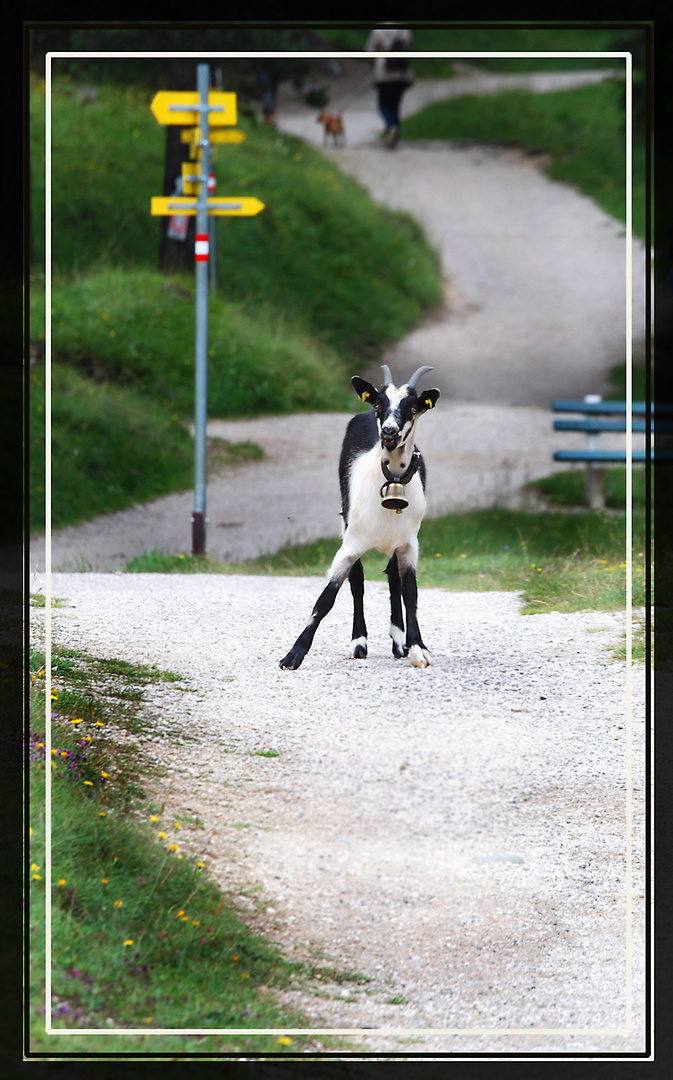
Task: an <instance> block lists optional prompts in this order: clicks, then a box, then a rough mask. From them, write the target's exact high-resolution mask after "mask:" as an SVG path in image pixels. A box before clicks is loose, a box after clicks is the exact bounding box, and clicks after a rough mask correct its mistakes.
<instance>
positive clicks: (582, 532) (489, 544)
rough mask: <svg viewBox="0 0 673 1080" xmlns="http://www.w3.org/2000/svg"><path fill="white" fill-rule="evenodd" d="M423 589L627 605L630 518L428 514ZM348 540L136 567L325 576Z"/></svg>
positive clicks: (379, 559) (600, 606) (533, 605)
mask: <svg viewBox="0 0 673 1080" xmlns="http://www.w3.org/2000/svg"><path fill="white" fill-rule="evenodd" d="M419 539H420V548H421V555H420V559H419V565H418V580H419V584H420V585H421V586H426V587H435V588H442V589H447V590H450V591H454V592H459V591H475V592H486V591H491V590H502V591H506V592H511V591H520V592H521V593H522V596H523V611H524V613H535V612H544V611H552V610H555V611H579V610H618V609H619V608H623V607H624V604H625V599H626V584H625V566H626V563H625V518H624V515H616V514H601V515H597V514H594V513H591V512H589V511H586V510H580V511H578V512H574V513H569V512H565V513H564V512H550V513H535V514H532V513H524V512H522V511H513V510H504V509H499V510H475V511H471V512H470V513H466V514H452V515H447V516H445V517H441V518H426V520H425V521H424V522H423V525H422V527H421V532H420V537H419ZM338 547H339V540H338V538H337V537H330V538H325V539H321V540H316V541H315V542H313V543H310V544H301V545H298V546H296V547H290V548H285V549H284V550H282V551H280V552H278V553H277V554H276V555H267V556H263V557H261V558H259V559H254V560H248V561H246V562H243V563H226V564H225V563H219V562H217V561H216V560H214V559H210V558H208V557H207V556H200V557H198V558H194V557H193V556H189V555H180V556H172V555H164V554H162V553H161V552H160V551H159V550H155V551H153V552H148V553H146V554H145V555H140V556H137V557H136V558H134V559H131V560H129V562H128V563H127V565H126V568H125V569H126V571H127V572H129V573H152V572H153V573H172V572H181V573H245V574H279V575H284V576H303V575H308V574H320V575H323V574H324V573H325V572H326V571H327V569H328V567H329V565H330V563H331V561H332V557H333V555H334V553H335V552H336V550H337V548H338ZM633 551H634V568H633V602H634V605H636V606H637V605H642V604H644V603H645V538H644V525H643V521H642V520H641V518H639V517H638V518H634V549H633ZM385 563H386V559H385V557H384V556H382V555H380V554H378V553H376V552H369V553H368V554H367V555H365V557H364V558H363V565H364V570H365V576H366V577H367V578H368V579H370V580H379V581H380V580H385V579H384V575H383V570H384V567H385Z"/></svg>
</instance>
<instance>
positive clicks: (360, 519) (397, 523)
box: [344, 446, 426, 556]
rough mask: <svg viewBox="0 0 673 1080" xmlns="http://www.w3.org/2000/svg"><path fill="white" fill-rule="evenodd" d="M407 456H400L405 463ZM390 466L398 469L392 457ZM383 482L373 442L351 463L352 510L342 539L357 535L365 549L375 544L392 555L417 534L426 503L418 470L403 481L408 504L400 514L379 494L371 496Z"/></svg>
mask: <svg viewBox="0 0 673 1080" xmlns="http://www.w3.org/2000/svg"><path fill="white" fill-rule="evenodd" d="M408 458H409V455H406V457H405V458H403V460H405V462H406V464H408ZM390 468H391V471H392V472H393V473H395V474H396V473H397V463H396V462H395V461H392V462H391V465H390ZM402 471H403V470H402ZM384 483H385V477H384V475H383V473H382V471H381V450H380V447H378V446H376V447H373V448H372V449H371V450H370V451H369V452H368V453H366V454H362V455H361V456H360V457H358V458H356V460H355V461H354V463H353V465H352V466H351V476H350V493H351V496H350V507H351V510H350V517H349V521H348V528H347V530H346V534H345V536H344V540H346V539H350V540H351V541H355V539H356V538H357V540H358V542H359V543H358V546H362V548H363V549H364V550H369V549H371V548H375V549H376V550H378V551H382V552H384V553H385V554H386V555H388V556H391V555H392V554H393V552H394V551H395V549H396V548H398V547H400V545H402V544H404V543H406V542H408V541H409V540H410V539H412V538H415V537H416V534H417V533H418V530H419V528H420V525H421V521H422V520H423V515H424V513H425V506H426V503H425V493H424V491H423V484H422V483H421V478H420V476H419V475H418V473H416V475H415V476H413V477H412V479H411V480H410V481H409V483H408V484H406V485H405V488H404V493H405V496H406V498H407V499H408V500H409V505H408V507H407V508H406V510H403V511H402V513H400V514H398V513H396V511H395V510H386V508H385V507H383V506H382V505H381V500H380V499H379V498H376V499H372V498H371V492H372V490H375V491H377V492H378V491H379V489H380V488H381V486H382V485H383V484H384Z"/></svg>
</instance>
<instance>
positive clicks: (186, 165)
mask: <svg viewBox="0 0 673 1080" xmlns="http://www.w3.org/2000/svg"><path fill="white" fill-rule="evenodd" d="M200 176H201V163H200V162H199V161H183V162H182V194H183V195H198V193H199V188H200V187H201V180H200V179H199V177H200Z"/></svg>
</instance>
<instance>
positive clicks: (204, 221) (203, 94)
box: [192, 64, 210, 555]
mask: <svg viewBox="0 0 673 1080" xmlns="http://www.w3.org/2000/svg"><path fill="white" fill-rule="evenodd" d="M209 82H210V70H209V67H208V65H207V64H198V65H197V68H196V88H197V90H198V94H199V104H200V115H199V119H200V126H201V159H200V162H199V166H200V173H201V177H202V179H201V183H200V184H199V192H198V195H197V200H196V240H195V251H194V258H195V260H196V268H195V269H196V356H195V387H194V390H195V395H194V513H193V515H192V555H203V554H205V551H206V521H207V518H206V403H207V385H208V175H209V173H210V143H209V141H208V91H209Z"/></svg>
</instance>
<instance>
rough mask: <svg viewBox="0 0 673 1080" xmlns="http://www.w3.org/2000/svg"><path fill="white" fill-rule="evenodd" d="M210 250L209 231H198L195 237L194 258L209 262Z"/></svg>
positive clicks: (198, 260)
mask: <svg viewBox="0 0 673 1080" xmlns="http://www.w3.org/2000/svg"><path fill="white" fill-rule="evenodd" d="M209 252H210V246H209V243H208V233H197V234H196V236H195V238H194V259H195V260H196V262H208V255H209Z"/></svg>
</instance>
